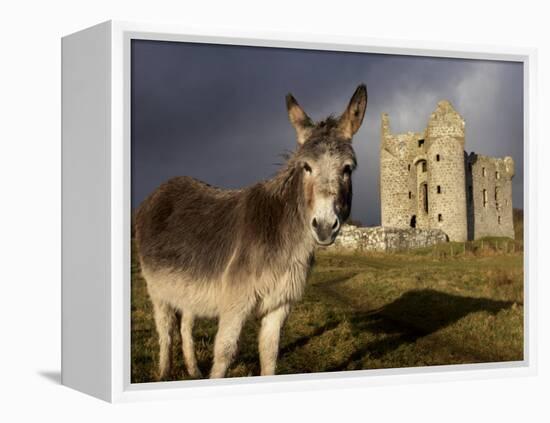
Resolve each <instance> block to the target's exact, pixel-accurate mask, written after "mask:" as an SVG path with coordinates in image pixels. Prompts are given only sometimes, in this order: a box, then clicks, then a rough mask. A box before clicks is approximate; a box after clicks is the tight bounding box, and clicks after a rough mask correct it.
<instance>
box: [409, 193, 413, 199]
mask: <svg viewBox="0 0 550 423" xmlns="http://www.w3.org/2000/svg"><path fill="white" fill-rule="evenodd" d="M411 198H412V192H410V191H409V199H411Z"/></svg>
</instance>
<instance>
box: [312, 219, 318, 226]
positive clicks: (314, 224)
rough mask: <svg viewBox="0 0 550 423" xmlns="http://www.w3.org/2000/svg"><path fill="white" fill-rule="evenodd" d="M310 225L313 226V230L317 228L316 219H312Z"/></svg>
mask: <svg viewBox="0 0 550 423" xmlns="http://www.w3.org/2000/svg"><path fill="white" fill-rule="evenodd" d="M311 224H312V225H313V227H314V228H316V227H317V219H316V218H313V220H312V221H311Z"/></svg>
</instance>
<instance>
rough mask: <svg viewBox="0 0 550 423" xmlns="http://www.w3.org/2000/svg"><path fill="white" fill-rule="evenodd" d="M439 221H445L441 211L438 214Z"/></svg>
mask: <svg viewBox="0 0 550 423" xmlns="http://www.w3.org/2000/svg"><path fill="white" fill-rule="evenodd" d="M437 221H438V222H443V215H442V214H441V213H439V214H438V215H437Z"/></svg>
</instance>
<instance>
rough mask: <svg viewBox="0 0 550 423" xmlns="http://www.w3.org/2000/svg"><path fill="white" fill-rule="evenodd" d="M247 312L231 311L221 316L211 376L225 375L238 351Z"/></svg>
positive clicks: (212, 377)
mask: <svg viewBox="0 0 550 423" xmlns="http://www.w3.org/2000/svg"><path fill="white" fill-rule="evenodd" d="M245 319H246V314H244V313H230V314H225V315H221V316H220V320H219V323H218V333H217V334H216V341H215V342H214V364H213V365H212V370H211V371H210V378H211V379H214V378H220V377H224V376H225V372H226V371H227V368H228V367H229V365H230V364H231V361H232V360H233V356H234V355H235V352H236V351H237V342H238V341H239V335H240V334H241V329H242V327H243V324H244V321H245Z"/></svg>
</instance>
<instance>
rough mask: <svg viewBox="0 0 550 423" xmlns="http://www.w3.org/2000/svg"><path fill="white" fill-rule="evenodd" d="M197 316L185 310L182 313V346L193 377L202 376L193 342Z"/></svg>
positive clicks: (189, 371)
mask: <svg viewBox="0 0 550 423" xmlns="http://www.w3.org/2000/svg"><path fill="white" fill-rule="evenodd" d="M194 320H195V316H193V313H191V312H188V311H183V312H182V314H181V328H180V330H181V346H182V350H183V358H184V359H185V367H186V368H187V373H189V376H191V377H192V378H199V377H201V376H202V375H201V371H200V370H199V367H198V366H197V358H196V357H195V345H194V343H193V323H194Z"/></svg>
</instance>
